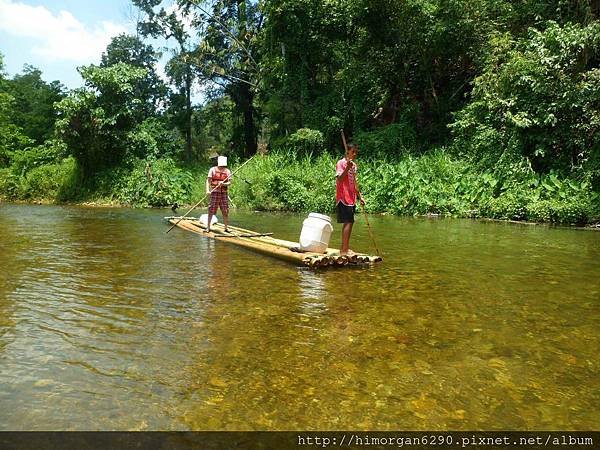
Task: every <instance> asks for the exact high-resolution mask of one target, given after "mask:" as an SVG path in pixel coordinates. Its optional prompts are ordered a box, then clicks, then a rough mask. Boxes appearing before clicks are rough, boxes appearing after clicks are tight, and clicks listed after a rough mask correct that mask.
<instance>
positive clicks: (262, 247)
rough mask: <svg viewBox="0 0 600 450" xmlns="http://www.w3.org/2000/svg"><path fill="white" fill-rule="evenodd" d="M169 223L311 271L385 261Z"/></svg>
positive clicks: (189, 222) (268, 236) (218, 227)
mask: <svg viewBox="0 0 600 450" xmlns="http://www.w3.org/2000/svg"><path fill="white" fill-rule="evenodd" d="M165 219H166V220H167V221H168V222H169V223H170V224H172V225H175V224H177V226H178V227H180V228H183V229H184V230H187V231H191V232H192V233H197V234H201V235H203V236H207V237H210V238H212V239H215V240H217V241H225V242H228V243H231V244H235V245H238V246H240V247H244V248H247V249H250V250H254V251H257V252H259V253H262V254H265V255H269V256H273V257H275V258H279V259H282V260H284V261H288V262H292V263H295V264H300V265H303V266H307V267H311V268H319V267H328V266H337V267H344V266H358V265H365V264H372V263H376V262H380V261H382V258H381V257H380V256H370V255H365V254H362V253H357V254H355V255H352V256H342V255H340V251H339V250H337V249H334V248H328V249H327V250H326V251H325V253H312V252H301V251H297V250H296V251H294V250H292V249H297V247H298V243H297V242H292V241H286V240H283V239H276V238H274V237H272V234H273V233H259V232H256V231H252V230H246V229H244V228H240V227H234V226H231V225H229V226H228V228H229V233H225V230H224V226H223V225H222V224H221V223H216V224H214V225H212V226H211V230H210V231H209V232H206V231H205V229H206V226H205V225H204V224H202V223H200V221H199V220H198V218H196V217H186V218H181V217H174V216H171V217H165Z"/></svg>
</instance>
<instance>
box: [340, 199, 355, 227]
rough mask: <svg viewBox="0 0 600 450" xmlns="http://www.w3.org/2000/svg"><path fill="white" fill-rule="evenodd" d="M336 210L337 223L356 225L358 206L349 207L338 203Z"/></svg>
mask: <svg viewBox="0 0 600 450" xmlns="http://www.w3.org/2000/svg"><path fill="white" fill-rule="evenodd" d="M335 209H336V211H337V223H354V212H355V211H356V206H348V205H344V204H343V203H342V202H338V204H337V205H336V206H335Z"/></svg>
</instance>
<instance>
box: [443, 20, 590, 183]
mask: <svg viewBox="0 0 600 450" xmlns="http://www.w3.org/2000/svg"><path fill="white" fill-rule="evenodd" d="M491 48H492V49H493V52H492V53H491V55H490V56H489V58H488V61H487V63H486V67H485V70H484V72H483V73H482V75H480V76H479V77H477V78H476V79H475V81H474V87H473V92H472V101H471V102H470V103H469V104H468V105H467V106H466V107H465V108H463V110H462V111H460V112H458V113H457V114H456V115H455V121H454V123H453V124H452V125H451V128H452V130H453V131H454V135H455V137H456V139H455V147H456V148H457V149H458V150H459V151H462V152H465V153H467V154H469V155H472V156H473V157H474V158H476V159H478V160H485V161H486V166H487V167H492V166H493V165H494V164H495V162H496V161H497V160H498V159H499V158H500V157H501V156H504V157H505V158H506V157H507V155H509V156H511V158H512V159H518V158H519V157H525V158H527V159H528V160H529V161H531V165H532V167H533V169H534V170H535V171H536V172H538V173H545V172H548V171H550V170H552V169H555V170H560V171H562V172H564V173H568V172H570V171H571V170H572V168H579V167H581V166H582V165H583V164H584V163H585V162H586V161H587V160H588V159H590V158H591V159H594V157H595V156H594V152H596V153H597V152H598V150H599V147H600V146H599V143H600V138H599V136H600V111H599V109H598V101H597V92H598V91H599V90H600V70H599V69H598V68H597V61H598V58H599V57H600V23H598V22H592V23H591V24H590V25H588V26H586V27H582V26H580V25H574V24H566V25H564V26H559V25H558V24H556V23H554V22H548V23H547V27H546V29H545V30H544V31H539V30H536V29H533V28H532V29H530V30H529V36H528V38H526V39H522V40H517V41H514V40H512V38H511V37H510V35H508V34H506V35H502V36H499V37H497V38H495V39H494V40H493V41H492V42H491Z"/></svg>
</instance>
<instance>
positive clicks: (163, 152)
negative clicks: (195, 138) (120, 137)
mask: <svg viewBox="0 0 600 450" xmlns="http://www.w3.org/2000/svg"><path fill="white" fill-rule="evenodd" d="M128 142H129V151H130V153H131V154H132V155H133V156H135V157H137V158H145V157H148V158H160V157H174V156H175V155H176V154H177V152H178V151H179V150H180V149H181V148H182V147H183V145H182V143H181V142H180V139H179V136H178V134H177V133H175V131H174V130H173V129H169V128H167V127H166V126H165V124H164V122H163V121H161V120H159V119H157V118H155V117H151V118H148V119H146V120H144V121H143V122H142V123H141V124H139V125H138V126H137V127H136V128H135V129H134V130H132V131H131V132H130V133H129V135H128Z"/></svg>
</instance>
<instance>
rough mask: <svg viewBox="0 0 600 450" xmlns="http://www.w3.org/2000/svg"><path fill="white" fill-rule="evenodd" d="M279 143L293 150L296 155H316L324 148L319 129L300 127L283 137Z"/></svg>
mask: <svg viewBox="0 0 600 450" xmlns="http://www.w3.org/2000/svg"><path fill="white" fill-rule="evenodd" d="M280 145H281V146H282V147H284V148H286V147H287V148H289V149H291V150H293V151H294V152H296V153H297V154H298V155H318V154H319V153H322V152H323V150H324V148H325V140H324V139H323V133H321V132H320V131H319V130H311V129H310V128H300V129H298V130H296V132H294V133H292V134H290V135H289V136H288V137H287V138H286V139H284V140H283V142H282V143H281V144H280Z"/></svg>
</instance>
